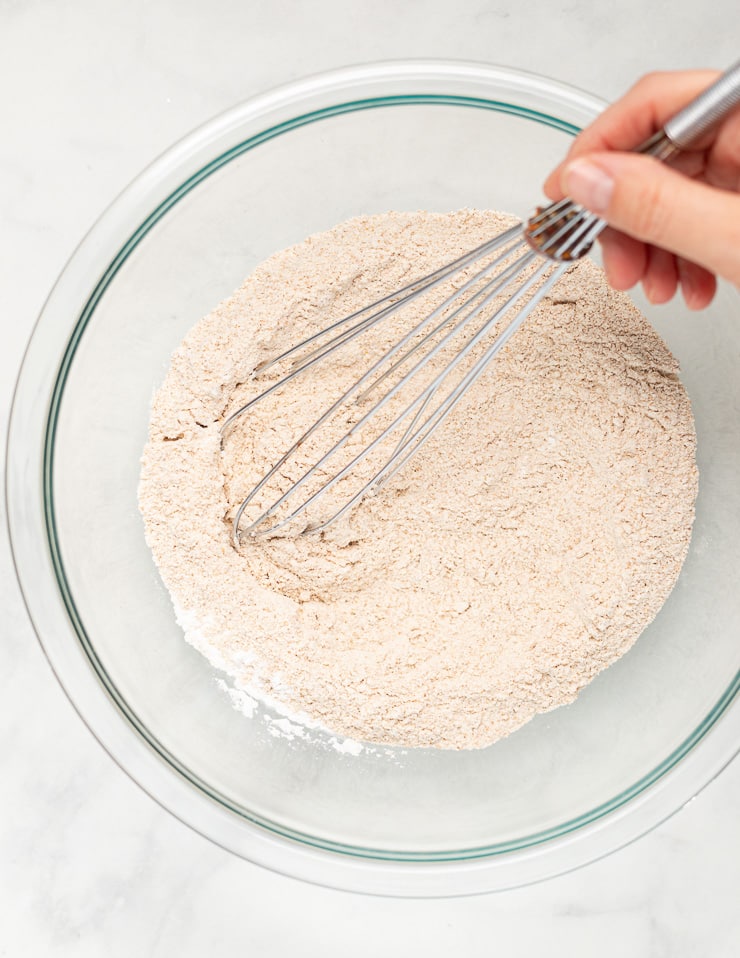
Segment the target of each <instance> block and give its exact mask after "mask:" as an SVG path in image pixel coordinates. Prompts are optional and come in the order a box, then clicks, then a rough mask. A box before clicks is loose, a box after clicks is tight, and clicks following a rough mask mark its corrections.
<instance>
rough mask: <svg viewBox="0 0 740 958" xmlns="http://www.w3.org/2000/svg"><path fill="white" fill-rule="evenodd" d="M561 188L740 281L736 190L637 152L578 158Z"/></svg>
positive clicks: (646, 237) (636, 233) (629, 228)
mask: <svg viewBox="0 0 740 958" xmlns="http://www.w3.org/2000/svg"><path fill="white" fill-rule="evenodd" d="M562 188H563V190H564V192H565V193H567V194H568V195H569V196H571V197H572V198H573V199H574V200H575V201H576V202H577V203H581V204H582V205H583V206H585V207H586V208H587V209H589V210H591V211H592V212H593V213H596V214H597V215H599V216H602V217H603V218H604V219H605V220H606V221H607V222H608V223H609V224H610V225H611V226H613V227H615V228H616V229H618V230H622V231H623V232H625V233H628V234H629V235H630V236H633V237H634V238H635V239H639V240H642V241H643V242H646V243H650V244H652V245H654V246H660V247H662V248H663V249H667V250H670V252H672V253H675V254H676V255H678V256H683V257H684V259H688V260H691V261H692V262H695V263H698V264H699V265H700V266H704V267H705V268H706V269H707V270H709V271H710V272H712V273H718V274H719V275H721V276H724V277H725V278H726V279H729V280H730V281H731V282H733V283H738V284H740V196H739V195H738V194H737V193H731V192H728V191H726V190H720V189H716V188H714V187H711V186H707V185H706V184H705V183H699V182H697V181H696V180H693V179H690V178H688V177H686V176H682V175H681V174H680V173H676V172H675V171H673V170H671V169H669V168H668V167H666V166H664V165H663V164H661V163H659V162H658V161H657V160H655V159H653V158H652V157H647V156H638V155H636V154H633V153H595V154H592V155H590V156H589V157H583V158H581V159H577V160H574V161H573V163H571V164H569V165H568V166H567V167H566V168H565V170H564V171H563V178H562Z"/></svg>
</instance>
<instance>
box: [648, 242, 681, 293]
mask: <svg viewBox="0 0 740 958" xmlns="http://www.w3.org/2000/svg"><path fill="white" fill-rule="evenodd" d="M642 288H643V289H644V290H645V295H646V296H647V298H648V299H649V300H650V302H651V303H655V304H656V305H657V304H659V303H667V302H668V300H670V299H673V297H674V296H675V295H676V290H677V289H678V267H677V266H676V257H675V256H674V255H673V253H669V252H668V250H666V249H661V248H660V247H659V246H649V247H648V254H647V269H646V270H645V275H644V276H643V278H642Z"/></svg>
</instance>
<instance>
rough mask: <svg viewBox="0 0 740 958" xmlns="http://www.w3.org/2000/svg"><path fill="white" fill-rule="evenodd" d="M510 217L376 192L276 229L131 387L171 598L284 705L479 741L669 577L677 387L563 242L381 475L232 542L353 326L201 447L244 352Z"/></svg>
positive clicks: (624, 312)
mask: <svg viewBox="0 0 740 958" xmlns="http://www.w3.org/2000/svg"><path fill="white" fill-rule="evenodd" d="M509 222H510V221H509V220H508V219H507V218H506V217H504V216H502V215H501V214H496V213H491V212H479V211H465V210H463V211H459V212H457V213H451V214H444V215H443V214H430V213H388V214H384V215H381V216H373V217H359V218H356V219H353V220H350V221H348V222H346V223H342V224H340V225H339V226H337V227H335V228H334V229H332V230H329V231H327V232H325V233H321V234H318V235H315V236H312V237H310V238H309V239H307V240H306V241H305V242H303V243H300V244H299V245H297V246H295V247H292V248H289V249H286V250H283V251H281V252H279V253H277V254H275V255H274V256H272V257H270V258H269V259H268V260H266V261H265V262H264V263H262V264H261V265H260V266H259V267H258V268H257V269H256V270H255V271H254V273H253V274H252V275H251V276H250V277H249V278H248V279H247V280H246V282H245V283H244V285H243V286H242V287H241V288H240V289H239V290H237V292H236V293H235V294H234V295H233V296H232V297H231V298H229V299H227V300H225V301H224V302H223V303H221V304H220V305H219V306H217V307H216V309H215V310H214V311H213V312H212V313H210V314H209V315H208V316H206V317H205V318H204V319H203V320H201V322H199V323H198V324H197V325H196V326H195V327H194V329H192V330H191V331H190V332H189V333H188V335H187V336H186V337H185V339H184V341H183V342H182V344H181V345H180V346H179V347H178V349H177V350H176V351H175V353H174V356H173V358H172V363H171V367H170V369H169V372H168V373H167V376H166V379H165V381H164V384H163V385H162V387H161V389H160V390H159V391H158V392H157V394H156V396H155V399H154V402H153V407H152V416H151V427H150V438H149V442H148V444H147V446H146V449H145V451H144V456H143V461H142V471H141V482H140V490H139V500H140V507H141V512H142V514H143V517H144V523H145V531H146V537H147V542H148V544H149V546H150V548H151V550H152V553H153V555H154V558H155V561H156V563H157V566H158V567H159V570H160V573H161V576H162V579H163V581H164V583H165V585H166V586H167V588H168V589H169V591H170V593H171V595H172V597H173V601H174V603H175V608H176V610H177V615H178V620H179V622H180V624H181V625H182V627H183V629H184V631H185V636H186V638H187V640H188V641H189V642H191V643H192V644H193V645H195V646H196V647H197V648H198V649H200V651H201V652H202V653H203V654H204V655H205V656H207V657H208V658H209V659H210V661H211V662H212V663H213V664H214V665H215V666H217V667H218V668H220V669H223V670H224V671H225V672H227V673H228V674H229V675H230V676H231V677H232V678H233V680H234V681H235V683H236V686H237V688H239V689H242V690H244V692H245V693H248V694H249V695H252V696H257V697H264V698H267V699H268V700H270V701H272V702H273V703H277V705H278V707H279V708H280V709H281V710H282V711H283V712H284V714H286V715H288V716H289V717H291V720H293V718H294V716H296V715H299V716H300V715H303V716H304V717H307V718H308V719H310V721H312V722H314V723H316V722H318V723H319V724H320V725H321V726H323V727H325V728H326V729H328V730H330V731H332V732H333V733H335V734H338V735H342V736H347V737H349V738H352V739H359V740H363V741H368V742H374V743H380V744H389V745H401V746H408V747H413V746H433V747H439V748H476V747H482V746H486V745H488V744H490V743H492V742H494V741H496V740H497V739H499V738H501V737H503V736H505V735H508V734H509V733H510V732H513V731H514V730H515V729H517V728H519V727H520V726H521V725H523V724H524V723H525V722H527V721H528V720H529V719H530V718H532V717H533V716H534V715H536V714H537V713H540V712H544V711H547V710H549V709H552V708H555V707H556V706H559V705H562V704H564V703H567V702H570V701H572V700H573V699H574V698H575V696H576V695H577V693H578V691H579V690H580V689H581V688H583V686H584V685H586V683H588V682H589V681H590V680H591V679H593V678H594V676H595V675H596V674H597V673H598V672H600V671H601V670H602V669H604V668H605V667H606V666H608V665H610V664H611V663H612V662H614V661H615V660H616V659H617V658H618V657H619V656H621V655H622V654H623V653H624V652H626V651H627V649H629V647H630V646H631V645H632V643H633V642H634V641H635V639H636V638H637V636H638V635H639V634H640V633H641V632H642V630H643V629H644V628H645V626H646V625H647V624H648V623H649V622H650V621H651V620H652V619H653V617H654V616H655V615H656V613H657V612H658V610H659V609H660V607H661V605H662V604H663V602H664V601H665V599H666V597H667V595H668V594H669V592H670V591H671V589H672V587H673V585H674V583H675V581H676V579H677V576H678V574H679V571H680V569H681V565H682V563H683V560H684V558H685V555H686V551H687V548H688V543H689V539H690V535H691V525H692V521H693V515H694V500H695V496H696V489H697V472H696V466H695V434H694V426H693V419H692V415H691V409H690V405H689V401H688V398H687V396H686V394H685V392H684V390H683V388H682V386H681V384H680V382H679V380H678V376H677V372H678V366H677V363H676V361H675V359H674V358H673V357H672V356H671V354H670V352H669V351H668V349H667V347H666V346H665V344H664V343H663V342H662V341H661V339H660V338H659V337H658V336H657V334H656V333H655V332H654V331H653V329H652V328H651V326H650V325H649V324H648V323H647V321H646V320H645V319H644V318H643V317H642V316H641V315H640V313H639V312H638V311H637V310H636V308H635V307H634V306H633V305H632V304H631V303H630V301H629V299H628V298H627V297H626V296H625V295H623V294H620V293H616V292H614V291H612V290H611V289H610V288H609V287H608V286H607V284H606V282H605V280H604V278H603V276H602V273H601V272H600V270H599V269H598V268H597V267H596V266H594V265H593V264H592V263H590V262H588V261H583V262H581V263H579V264H578V265H577V266H575V267H574V268H573V269H571V270H570V271H569V272H568V273H567V274H566V276H565V277H564V278H563V279H562V280H561V281H560V283H559V284H558V285H557V287H555V289H554V290H553V291H552V293H551V295H550V297H549V298H548V299H546V300H545V301H544V302H543V303H542V304H541V305H540V306H539V307H538V308H537V310H536V311H535V312H534V313H533V314H532V316H531V317H530V318H529V319H528V320H527V322H526V324H525V325H524V326H523V327H522V329H521V330H520V331H519V332H517V334H516V335H515V336H514V337H513V338H512V340H511V341H510V343H509V344H508V345H507V346H506V348H505V349H504V350H503V351H502V352H501V354H500V355H499V357H498V358H497V360H496V362H495V363H494V364H493V366H492V367H491V370H490V371H488V372H487V373H486V374H485V376H484V377H483V378H482V379H481V380H479V381H478V382H477V383H476V384H475V386H474V387H473V389H471V391H470V393H469V394H468V395H467V396H466V398H465V401H464V402H463V403H461V405H460V407H458V409H456V410H455V413H454V414H453V416H452V417H451V419H450V420H449V421H448V422H447V423H446V424H445V426H444V427H443V428H442V429H441V430H439V431H438V432H437V433H436V434H435V436H434V438H433V439H432V440H430V442H429V443H428V444H427V445H426V446H425V447H424V449H423V450H422V451H421V452H420V453H419V454H418V455H417V457H416V458H415V459H414V460H413V462H412V463H411V464H409V466H408V467H407V468H406V469H405V470H403V471H402V472H400V473H399V474H398V475H397V476H396V477H394V479H393V480H392V481H391V483H390V484H389V485H388V486H387V487H386V488H385V489H384V490H383V491H382V492H381V493H380V494H378V495H377V496H376V497H374V498H372V499H369V500H367V501H366V502H364V503H363V504H362V505H361V506H360V507H359V508H357V509H355V510H354V511H352V512H350V513H349V515H348V516H347V517H345V518H344V519H343V520H342V521H341V522H340V523H338V524H337V526H336V527H334V526H332V527H331V528H330V529H329V530H327V532H326V533H322V534H320V535H313V536H300V535H295V534H293V533H290V534H287V535H285V536H281V537H277V538H272V539H267V540H251V539H248V538H247V539H246V540H245V541H244V542H243V544H242V546H241V549H240V550H239V551H237V550H236V549H235V548H234V547H233V546H232V544H231V541H230V518H231V517H232V516H233V514H234V510H235V508H236V506H237V505H238V503H239V501H240V500H241V498H242V497H243V496H244V495H245V494H246V491H247V490H248V489H249V488H250V485H253V483H254V481H255V476H257V474H259V472H260V469H262V470H264V469H265V468H267V467H268V466H269V465H270V464H271V463H272V462H273V461H274V460H275V458H276V456H277V455H279V454H280V452H281V451H282V450H283V449H284V448H286V446H287V445H289V444H290V442H291V441H292V439H294V438H295V436H296V432H295V429H296V423H298V422H307V421H310V419H311V416H312V415H315V414H316V413H317V411H319V410H321V409H322V408H324V406H325V405H326V402H327V396H329V395H330V393H331V389H332V388H333V386H334V380H335V379H336V378H337V377H339V378H341V377H342V376H347V377H351V376H352V375H354V376H355V377H356V376H357V375H359V373H360V372H362V371H364V369H365V368H366V366H367V363H368V359H367V356H366V355H365V354H364V353H363V350H362V349H361V348H359V347H358V348H357V349H356V350H354V351H350V353H349V356H348V358H346V359H345V360H343V366H342V368H341V369H338V368H337V367H336V366H334V367H333V366H332V365H331V364H329V365H328V367H327V368H326V369H323V368H320V369H319V370H318V371H316V373H315V374H313V373H312V374H308V375H307V376H305V377H299V378H297V379H296V380H295V382H294V384H293V386H292V388H291V390H290V391H289V392H287V393H286V394H284V395H282V396H281V397H280V398H279V400H276V401H275V402H272V403H270V402H266V403H265V404H262V405H260V406H257V407H255V411H254V413H253V414H251V415H249V416H245V417H242V418H241V419H240V420H238V421H237V425H236V426H235V428H234V430H233V434H230V435H229V437H228V440H227V441H225V442H224V448H223V451H222V449H221V442H220V426H221V424H222V422H223V420H224V418H225V417H226V416H228V415H229V414H230V413H231V412H232V411H234V410H235V409H237V408H238V407H239V406H240V405H242V404H243V403H244V402H245V401H246V399H248V398H249V397H250V396H251V395H254V391H255V387H254V384H253V383H251V382H250V374H251V371H252V370H253V369H254V367H255V366H256V365H257V364H258V363H259V362H260V361H262V360H263V359H265V358H266V357H270V356H273V355H275V354H276V353H279V352H280V351H281V350H283V349H285V348H287V347H288V346H289V345H291V344H292V343H293V342H295V341H296V340H297V339H300V338H303V337H305V336H306V335H308V334H309V333H311V332H312V331H315V330H317V329H319V328H322V327H324V326H326V325H327V324H328V323H330V322H331V321H332V320H335V319H337V318H340V317H341V316H343V315H346V314H348V313H351V312H353V311H354V310H355V309H357V308H358V307H360V306H364V305H366V304H367V303H368V302H371V301H372V300H374V299H377V298H378V297H379V296H381V295H383V294H384V293H386V292H388V291H390V290H393V289H396V288H398V287H399V286H402V285H403V284H404V283H405V282H408V281H409V279H411V278H413V277H414V276H415V275H419V274H421V273H424V272H427V271H430V270H432V269H434V268H436V267H437V266H440V265H442V264H443V263H446V262H447V261H449V260H450V259H452V258H454V257H455V256H457V255H459V254H460V253H462V252H464V251H465V250H467V249H469V248H471V247H472V246H474V245H476V244H478V243H480V242H482V241H484V240H485V239H487V238H489V237H490V236H491V235H494V234H496V233H497V232H499V231H500V230H501V229H502V228H503V227H504V226H506V225H508V224H509ZM384 335H387V336H388V337H389V338H390V339H391V340H392V339H393V336H394V335H397V330H396V328H395V327H394V326H393V325H392V321H391V325H390V326H389V328H388V330H387V331H386V333H384ZM345 428H346V427H345ZM298 465H299V466H300V463H299V464H298ZM297 531H300V530H297Z"/></svg>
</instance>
